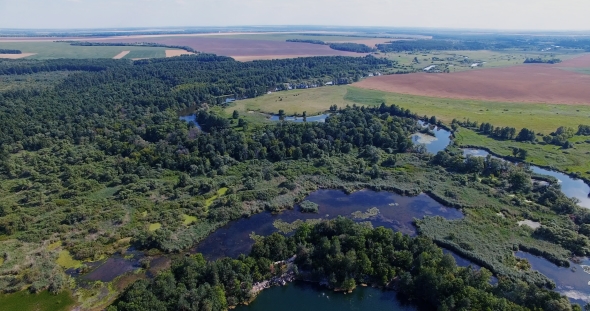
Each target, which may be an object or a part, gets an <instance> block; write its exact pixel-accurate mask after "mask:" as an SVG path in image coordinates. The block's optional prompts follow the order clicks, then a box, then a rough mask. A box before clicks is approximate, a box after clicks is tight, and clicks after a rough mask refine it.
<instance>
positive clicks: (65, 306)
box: [0, 291, 74, 311]
mask: <svg viewBox="0 0 590 311" xmlns="http://www.w3.org/2000/svg"><path fill="white" fill-rule="evenodd" d="M73 305H74V299H73V298H72V296H71V294H70V292H68V291H63V292H61V293H59V294H57V295H52V294H50V293H49V292H48V291H44V292H41V293H39V294H31V293H29V292H28V291H21V292H17V293H13V294H0V309H1V310H6V311H8V310H10V311H65V310H69V309H70V308H71V307H72V306H73Z"/></svg>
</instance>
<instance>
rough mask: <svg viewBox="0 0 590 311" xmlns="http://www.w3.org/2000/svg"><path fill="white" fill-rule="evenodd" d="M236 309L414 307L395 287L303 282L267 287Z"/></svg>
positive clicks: (409, 309)
mask: <svg viewBox="0 0 590 311" xmlns="http://www.w3.org/2000/svg"><path fill="white" fill-rule="evenodd" d="M235 310H236V311H267V310H268V311H271V310H272V311H274V310H282V311H301V310H305V311H332V310H334V311H336V310H338V311H340V310H342V311H346V310H351V311H352V310H392V311H413V310H416V308H415V307H413V306H407V305H403V304H402V303H401V302H400V301H399V300H398V299H397V297H396V293H395V292H393V291H382V290H380V289H377V288H372V287H362V286H359V287H357V288H356V289H355V290H354V291H353V292H352V293H351V294H345V293H336V292H334V291H331V290H328V289H326V288H325V287H319V286H318V285H315V284H311V283H304V282H294V283H291V284H288V285H286V286H281V287H272V288H269V289H265V290H264V291H263V292H262V293H261V294H260V295H259V296H258V297H256V300H254V301H253V302H252V303H251V304H249V305H247V306H238V307H236V308H235Z"/></svg>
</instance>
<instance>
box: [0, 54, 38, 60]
mask: <svg viewBox="0 0 590 311" xmlns="http://www.w3.org/2000/svg"><path fill="white" fill-rule="evenodd" d="M36 54H37V53H22V54H0V58H7V59H20V58H25V57H29V56H33V55H36Z"/></svg>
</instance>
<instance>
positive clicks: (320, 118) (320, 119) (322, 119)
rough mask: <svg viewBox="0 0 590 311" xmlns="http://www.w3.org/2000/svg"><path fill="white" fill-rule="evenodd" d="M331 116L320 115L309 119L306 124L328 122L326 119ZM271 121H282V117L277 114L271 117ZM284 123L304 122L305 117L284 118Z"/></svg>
mask: <svg viewBox="0 0 590 311" xmlns="http://www.w3.org/2000/svg"><path fill="white" fill-rule="evenodd" d="M329 116H330V115H329V114H320V115H317V116H311V117H307V119H306V122H326V118H328V117H329ZM270 120H271V121H280V120H281V119H280V117H279V116H278V115H276V114H274V115H272V116H270ZM283 120H284V121H292V122H303V117H284V118H283Z"/></svg>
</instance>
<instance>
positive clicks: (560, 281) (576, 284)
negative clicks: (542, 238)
mask: <svg viewBox="0 0 590 311" xmlns="http://www.w3.org/2000/svg"><path fill="white" fill-rule="evenodd" d="M515 255H516V256H517V257H519V258H524V259H526V260H528V262H529V263H530V264H531V267H532V269H533V270H536V271H539V272H540V273H542V274H543V275H545V276H546V277H547V278H549V279H550V280H552V281H553V282H555V285H556V288H555V291H557V292H558V293H560V294H562V295H565V296H567V297H568V298H569V299H570V301H572V302H575V303H579V304H581V305H585V304H586V303H588V302H590V274H588V273H587V272H585V271H584V267H587V268H590V260H589V259H588V258H582V260H581V262H579V263H574V262H571V261H570V268H564V267H558V266H556V265H555V264H553V263H551V262H550V261H549V260H547V259H545V258H542V257H538V256H535V255H531V254H529V253H526V252H516V254H515ZM589 271H590V270H589Z"/></svg>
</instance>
